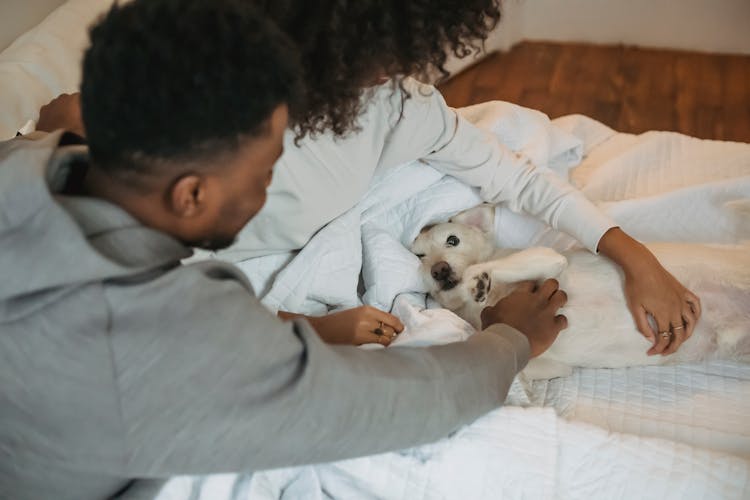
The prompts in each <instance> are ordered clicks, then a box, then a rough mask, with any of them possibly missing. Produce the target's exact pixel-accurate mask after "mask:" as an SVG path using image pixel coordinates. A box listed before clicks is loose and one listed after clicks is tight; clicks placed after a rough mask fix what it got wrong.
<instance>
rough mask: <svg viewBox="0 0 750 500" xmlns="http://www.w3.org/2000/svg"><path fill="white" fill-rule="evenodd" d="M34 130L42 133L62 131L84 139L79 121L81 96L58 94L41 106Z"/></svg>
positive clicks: (77, 94) (84, 133)
mask: <svg viewBox="0 0 750 500" xmlns="http://www.w3.org/2000/svg"><path fill="white" fill-rule="evenodd" d="M36 129H37V130H41V131H43V132H52V131H53V130H58V129H64V130H67V131H68V132H73V133H74V134H78V135H80V136H81V137H86V131H85V130H84V129H83V120H82V119H81V94H80V93H78V92H76V93H75V94H60V95H59V96H57V97H55V98H54V99H52V100H51V101H50V102H49V103H48V104H45V105H44V106H42V109H40V110H39V120H38V121H37V124H36Z"/></svg>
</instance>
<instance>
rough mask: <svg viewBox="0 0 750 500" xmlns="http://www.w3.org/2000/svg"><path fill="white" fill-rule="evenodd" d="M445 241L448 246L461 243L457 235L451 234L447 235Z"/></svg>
mask: <svg viewBox="0 0 750 500" xmlns="http://www.w3.org/2000/svg"><path fill="white" fill-rule="evenodd" d="M445 242H446V243H447V244H448V246H452V247H456V246H458V244H459V243H461V240H459V239H458V237H457V236H454V235H452V234H451V235H450V236H448V239H447V240H445Z"/></svg>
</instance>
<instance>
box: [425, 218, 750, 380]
mask: <svg viewBox="0 0 750 500" xmlns="http://www.w3.org/2000/svg"><path fill="white" fill-rule="evenodd" d="M493 223H494V207H492V206H490V205H480V206H479V207H476V208H473V209H470V210H467V211H465V212H462V213H460V214H458V215H457V216H455V217H453V218H452V219H451V220H450V221H449V222H446V223H441V224H437V225H434V226H428V227H426V228H424V229H423V230H422V232H421V233H420V235H419V236H418V237H417V238H416V240H415V241H414V243H413V244H412V247H411V250H412V252H414V253H415V254H416V255H417V256H418V257H419V258H420V259H421V262H422V263H421V268H420V269H421V272H422V274H423V277H424V279H425V282H426V283H427V285H428V287H429V290H430V294H431V295H432V296H433V298H435V300H437V301H438V302H439V303H440V304H441V305H442V306H443V307H446V308H447V309H450V310H451V311H453V312H455V313H456V314H458V315H459V316H460V317H462V318H463V319H465V320H466V321H468V322H470V323H471V324H472V325H474V327H476V328H479V327H480V324H481V321H480V313H481V311H482V309H484V308H485V307H487V306H489V305H492V304H494V303H496V302H497V301H498V300H500V299H501V298H503V297H504V296H506V295H508V294H509V293H510V292H511V291H512V289H513V283H516V282H519V281H523V280H544V279H547V278H557V279H558V280H559V282H560V288H561V289H563V290H565V292H566V293H567V294H568V302H567V304H566V305H565V307H563V308H562V310H561V311H560V313H561V314H564V315H565V316H566V317H567V318H568V328H567V329H566V330H564V331H563V332H561V334H560V335H559V336H558V338H557V340H556V341H555V343H554V344H553V345H552V347H550V349H549V350H547V351H546V352H545V353H544V354H542V355H541V356H539V357H537V358H535V359H533V360H531V362H530V363H529V364H528V366H527V368H526V369H525V370H524V374H525V376H526V377H527V378H530V379H537V378H552V377H558V376H564V375H568V374H570V372H571V367H572V366H586V367H600V368H616V367H624V366H631V365H649V364H666V363H677V362H687V361H697V360H701V359H705V358H707V357H720V358H735V359H743V360H750V244H745V245H736V246H711V245H703V244H701V245H697V244H685V243H679V244H666V243H664V244H653V245H648V248H649V250H651V252H653V253H654V254H655V255H656V257H657V258H658V259H659V261H660V262H661V263H662V265H663V266H664V267H665V268H666V269H667V270H668V271H669V272H671V273H672V274H673V275H674V276H675V277H676V278H677V279H679V280H680V281H681V282H682V283H683V284H684V285H685V286H686V287H687V288H689V289H691V290H692V291H693V292H695V293H696V294H697V295H698V296H699V297H700V298H701V304H702V311H703V312H702V317H701V320H700V321H699V323H698V325H697V327H696V329H695V331H694V332H693V335H692V337H691V338H689V339H688V340H687V341H685V343H684V344H683V345H682V346H681V347H680V349H679V350H678V351H677V352H676V353H674V354H671V355H668V356H660V355H656V356H648V355H647V354H646V351H647V350H648V349H649V348H650V347H651V344H650V342H649V341H648V340H647V339H645V338H644V337H643V336H642V335H641V334H640V333H639V332H638V330H637V328H636V325H635V322H634V320H633V318H632V316H631V314H630V311H629V310H628V308H627V306H626V302H625V296H624V292H623V277H622V274H621V271H620V270H619V268H618V267H617V266H616V265H615V264H614V263H612V262H611V261H610V260H609V259H607V258H605V257H600V256H597V255H594V254H592V253H590V252H588V251H586V250H578V251H572V252H568V253H566V254H565V256H563V255H561V254H559V253H557V252H556V251H554V250H552V249H549V248H544V247H535V248H529V249H527V250H521V251H514V250H504V249H498V248H496V247H495V246H494V244H493V235H492V228H493Z"/></svg>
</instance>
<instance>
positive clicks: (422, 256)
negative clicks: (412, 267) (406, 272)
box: [414, 253, 424, 259]
mask: <svg viewBox="0 0 750 500" xmlns="http://www.w3.org/2000/svg"><path fill="white" fill-rule="evenodd" d="M414 255H416V256H417V258H419V259H424V254H423V253H415V254H414Z"/></svg>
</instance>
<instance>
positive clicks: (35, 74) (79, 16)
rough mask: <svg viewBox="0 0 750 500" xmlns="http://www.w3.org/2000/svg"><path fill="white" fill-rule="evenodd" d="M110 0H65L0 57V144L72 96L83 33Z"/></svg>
mask: <svg viewBox="0 0 750 500" xmlns="http://www.w3.org/2000/svg"><path fill="white" fill-rule="evenodd" d="M112 3H113V0H68V1H67V2H66V3H64V4H63V5H61V6H60V7H58V8H57V9H55V10H54V11H52V13H50V15H49V16H47V17H46V18H45V19H44V20H43V21H42V22H41V23H39V24H38V25H37V26H35V27H34V28H32V29H30V30H29V31H27V32H26V33H24V34H23V35H21V36H19V37H18V38H17V39H16V40H15V41H14V42H13V43H12V44H11V45H10V46H9V47H8V48H6V49H5V50H4V51H2V52H0V140H6V139H9V138H11V137H13V136H15V135H16V131H17V130H19V129H20V128H21V127H23V126H24V124H26V123H27V122H28V121H29V120H34V121H36V120H37V118H38V117H39V108H41V107H42V106H43V105H44V104H47V103H48V102H49V101H51V100H52V99H53V98H54V97H56V96H58V95H60V94H62V93H65V92H77V91H78V87H79V85H80V80H81V59H82V57H83V51H84V50H85V49H86V47H87V45H88V27H89V25H90V24H91V23H92V22H93V21H95V20H96V19H97V17H98V16H99V14H101V13H103V12H105V11H106V10H107V8H109V6H110V5H111V4H112Z"/></svg>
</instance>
